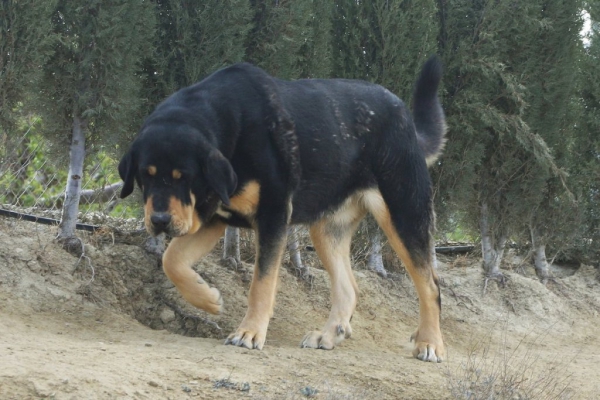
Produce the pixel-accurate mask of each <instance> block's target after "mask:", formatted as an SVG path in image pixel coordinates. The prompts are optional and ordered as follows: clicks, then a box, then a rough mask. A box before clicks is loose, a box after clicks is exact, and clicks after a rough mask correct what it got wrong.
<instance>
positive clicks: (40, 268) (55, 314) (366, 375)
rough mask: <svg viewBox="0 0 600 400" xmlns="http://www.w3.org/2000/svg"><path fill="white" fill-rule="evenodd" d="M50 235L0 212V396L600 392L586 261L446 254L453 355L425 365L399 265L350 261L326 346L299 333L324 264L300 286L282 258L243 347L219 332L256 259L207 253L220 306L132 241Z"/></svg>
mask: <svg viewBox="0 0 600 400" xmlns="http://www.w3.org/2000/svg"><path fill="white" fill-rule="evenodd" d="M54 235H55V229H54V228H52V227H46V226H42V225H37V224H33V223H27V222H20V221H16V220H8V219H0V398H1V399H37V398H53V399H186V398H203V399H237V398H257V399H303V398H316V399H446V398H473V399H475V398H510V399H522V398H540V399H546V398H556V399H563V398H573V399H594V398H599V397H598V396H600V395H599V393H600V350H598V348H599V347H600V335H599V334H598V333H599V328H598V327H599V325H600V314H599V312H600V281H599V280H598V271H597V270H595V269H594V268H592V267H589V266H581V267H579V268H568V267H560V266H554V267H553V269H554V274H555V276H556V279H555V280H554V281H552V282H549V283H548V285H547V286H544V285H542V284H541V283H540V282H538V281H537V280H536V279H535V278H534V276H533V270H532V268H531V267H530V266H528V265H525V266H518V265H517V264H516V261H518V260H517V259H516V258H515V260H516V261H515V264H510V265H508V267H510V268H508V269H506V270H505V273H506V275H507V277H508V278H509V279H508V281H507V283H506V285H505V286H504V287H500V286H499V285H498V284H497V283H496V282H493V281H492V282H488V283H487V285H485V283H484V280H483V278H482V275H481V272H480V268H479V267H478V265H479V260H477V259H475V258H464V257H447V258H441V259H440V260H439V275H440V277H441V278H442V280H443V287H442V301H443V315H442V329H443V332H444V337H445V341H446V345H447V347H448V359H447V360H446V361H445V362H444V363H441V364H432V363H424V362H421V361H417V360H416V359H413V358H412V357H411V348H412V347H411V343H410V342H409V340H408V339H409V337H410V334H411V333H412V331H413V330H414V329H415V327H416V324H417V318H418V315H417V312H418V304H417V299H416V295H415V291H414V289H413V286H412V283H411V282H410V280H409V279H408V278H406V276H405V275H404V274H403V273H400V272H398V273H395V274H394V277H393V278H391V279H383V278H381V277H379V276H377V275H376V274H374V273H372V272H370V271H367V270H364V269H362V270H361V269H355V275H356V278H357V281H358V284H359V288H360V289H361V294H360V298H359V304H358V308H357V311H356V313H355V315H354V318H353V320H352V327H353V336H352V338H351V339H348V340H346V341H345V342H343V343H342V344H341V345H340V346H338V347H337V348H336V349H334V350H333V351H323V350H309V349H300V348H299V342H300V340H301V339H302V337H303V336H304V334H305V333H306V332H307V331H309V330H314V329H317V328H319V327H320V326H321V325H322V324H323V323H324V322H325V320H326V318H327V314H328V307H329V294H328V279H327V276H326V274H325V273H324V271H322V270H321V269H319V268H313V269H312V272H313V274H314V279H313V281H312V283H308V282H306V281H304V280H302V279H300V278H298V277H297V276H296V275H295V274H294V272H293V270H291V269H289V268H282V271H281V274H280V284H279V291H278V297H277V306H276V310H275V316H274V318H273V320H272V321H271V325H270V329H269V335H268V339H267V344H266V345H265V348H264V350H263V351H256V350H246V349H241V348H237V347H233V346H224V345H223V339H224V338H225V337H226V336H227V334H228V333H230V331H232V330H233V329H235V328H236V326H237V324H238V323H239V322H240V321H241V319H242V317H243V314H244V311H245V306H246V295H247V292H248V287H249V282H250V279H251V271H252V267H251V265H249V264H248V265H244V266H243V267H242V268H241V269H238V270H233V269H231V268H227V267H224V266H221V265H220V263H219V260H218V256H217V255H213V256H209V257H207V259H206V260H204V261H202V262H201V263H200V264H199V265H198V267H197V269H198V271H199V272H200V273H201V274H202V276H203V277H204V278H205V279H206V280H207V281H208V282H210V283H211V284H212V285H215V286H217V287H218V288H219V289H220V290H221V293H222V294H223V297H224V301H225V313H224V314H223V315H221V316H218V317H215V316H210V315H208V314H205V313H204V312H201V311H197V310H195V309H193V308H191V307H190V306H188V305H187V304H185V303H184V302H183V301H182V300H181V298H180V297H179V295H178V294H177V292H176V291H175V289H174V288H173V286H172V284H170V282H168V280H167V279H166V278H165V277H164V274H163V273H162V271H161V267H160V261H159V260H158V259H157V258H156V256H153V255H151V254H148V253H147V252H146V251H144V250H143V249H142V247H141V246H140V245H139V243H136V240H134V239H128V240H122V238H117V237H115V236H114V235H112V234H111V233H110V232H108V233H104V234H95V235H82V240H83V242H84V243H85V245H86V246H85V249H86V251H85V255H84V257H81V258H78V257H75V256H73V255H71V254H68V253H67V252H65V251H64V250H62V249H61V247H60V246H59V245H58V244H57V243H55V242H54ZM307 257H308V258H310V257H314V256H312V255H310V254H309V255H307ZM314 265H316V263H314ZM484 286H485V294H484V293H483V292H484ZM486 390H488V391H489V390H491V391H493V392H494V393H495V397H484V396H485V395H484V394H481V393H483V392H485V391H486ZM478 396H479V397H478ZM502 396H505V397H502Z"/></svg>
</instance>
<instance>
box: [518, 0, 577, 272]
mask: <svg viewBox="0 0 600 400" xmlns="http://www.w3.org/2000/svg"><path fill="white" fill-rule="evenodd" d="M581 7H582V4H581V1H580V0H545V1H541V2H540V6H539V9H538V10H537V18H538V19H539V21H540V24H539V29H538V30H537V32H534V33H532V34H531V36H530V37H529V42H530V44H529V46H528V48H527V52H526V53H524V54H523V55H522V56H521V57H520V58H518V59H515V60H514V61H513V63H514V64H515V65H516V66H515V69H519V70H520V71H521V76H522V80H523V83H524V84H525V85H526V87H527V91H526V97H525V100H526V102H527V104H528V107H527V109H526V112H525V120H526V121H527V124H528V126H529V127H530V129H531V130H532V132H535V133H536V134H538V135H540V137H542V138H543V139H544V141H545V142H546V143H547V144H548V146H549V147H550V148H551V149H552V154H553V156H554V159H555V162H556V164H557V165H559V166H561V167H562V168H565V169H566V170H568V169H569V164H570V161H572V160H570V159H571V157H570V156H571V153H572V147H573V144H574V140H576V135H577V134H578V131H577V129H576V126H577V124H578V121H579V120H580V116H581V112H580V111H581V102H579V101H577V100H576V99H577V95H578V93H577V90H578V87H577V77H578V74H579V73H580V66H579V60H580V59H581V54H580V53H581V50H582V49H583V45H582V42H581V38H580V37H579V32H580V31H581V29H582V19H581ZM527 158H528V160H527ZM524 159H525V160H524V161H523V162H524V164H526V165H527V167H526V168H524V173H522V174H520V175H521V179H520V182H519V185H518V187H516V190H514V198H513V199H511V200H512V201H511V207H513V208H514V209H515V214H516V213H519V214H520V215H521V216H522V217H521V218H515V219H514V220H515V221H518V222H517V223H519V222H521V223H524V225H525V227H524V228H525V229H522V232H523V231H524V232H526V233H527V236H529V237H530V238H531V245H532V254H533V259H534V265H535V269H536V272H537V274H538V277H539V278H540V279H541V280H542V281H544V282H545V281H546V280H547V279H548V277H549V272H548V263H547V261H546V246H547V245H548V244H550V245H552V247H553V251H557V250H564V249H566V248H568V247H570V246H572V245H573V242H574V239H575V236H576V235H577V231H578V226H579V222H580V218H579V215H580V213H579V212H578V208H577V206H576V203H575V201H574V198H572V194H571V192H570V191H566V190H565V185H564V183H565V182H564V178H563V176H562V175H559V176H555V175H554V174H553V173H552V171H551V170H550V169H549V168H548V167H547V166H546V165H543V163H539V162H538V160H537V159H536V158H535V157H534V156H533V155H529V157H527V155H525V156H524ZM569 181H570V180H569ZM572 183H575V182H572ZM568 186H569V187H573V185H572V184H571V182H568ZM515 228H517V227H515ZM521 239H522V240H523V239H525V238H524V237H523V236H522V237H521Z"/></svg>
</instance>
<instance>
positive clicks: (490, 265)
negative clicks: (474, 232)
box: [480, 202, 507, 277]
mask: <svg viewBox="0 0 600 400" xmlns="http://www.w3.org/2000/svg"><path fill="white" fill-rule="evenodd" d="M480 228H481V253H482V255H483V270H484V271H485V273H486V275H488V276H491V277H493V276H502V272H500V263H501V261H502V257H503V256H504V248H505V246H506V240H507V237H506V235H505V234H501V235H500V236H499V237H495V236H496V235H495V234H494V232H492V230H491V229H490V225H489V210H488V205H487V203H486V202H483V203H482V204H481V221H480Z"/></svg>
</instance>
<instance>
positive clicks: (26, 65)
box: [0, 0, 55, 130]
mask: <svg viewBox="0 0 600 400" xmlns="http://www.w3.org/2000/svg"><path fill="white" fill-rule="evenodd" d="M54 3H55V1H43V2H40V1H34V0H22V1H17V0H6V1H2V2H0V129H1V128H4V129H7V130H8V129H10V128H11V127H12V126H13V123H14V118H15V114H14V109H15V107H17V104H18V103H19V102H22V101H23V100H24V99H25V96H26V94H27V90H28V89H32V85H31V83H32V82H33V81H34V80H35V77H36V74H38V73H39V71H40V68H39V67H40V65H42V64H44V62H45V60H46V59H47V58H48V56H49V51H48V44H49V41H51V40H52V35H51V23H50V15H51V13H52V10H53V9H54Z"/></svg>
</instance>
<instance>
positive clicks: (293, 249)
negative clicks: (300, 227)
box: [287, 226, 310, 278]
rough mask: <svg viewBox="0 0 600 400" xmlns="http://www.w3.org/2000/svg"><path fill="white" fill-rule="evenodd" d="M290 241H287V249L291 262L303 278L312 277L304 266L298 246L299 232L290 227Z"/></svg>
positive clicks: (288, 232) (288, 233)
mask: <svg viewBox="0 0 600 400" xmlns="http://www.w3.org/2000/svg"><path fill="white" fill-rule="evenodd" d="M287 235H288V239H287V248H288V251H289V252H290V261H291V262H292V264H293V265H294V268H296V271H298V273H299V274H300V276H301V277H302V278H308V277H310V271H309V270H308V267H307V266H305V265H304V263H303V262H302V257H301V255H300V246H299V245H298V232H297V231H296V230H295V229H294V228H293V227H291V226H290V227H288V231H287Z"/></svg>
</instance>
